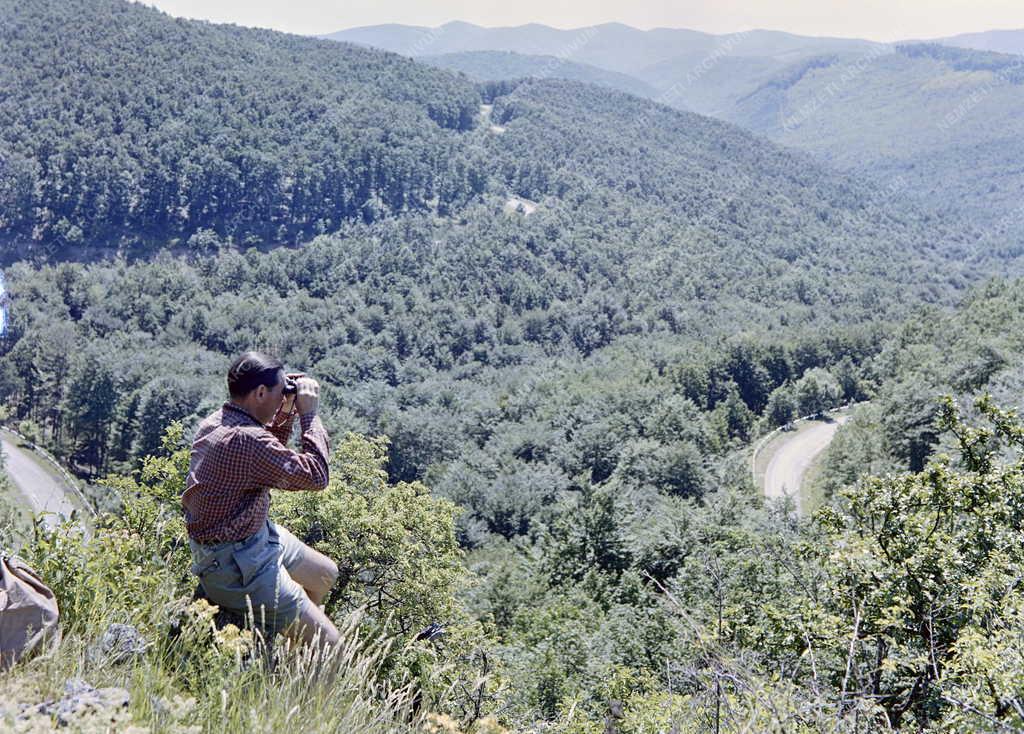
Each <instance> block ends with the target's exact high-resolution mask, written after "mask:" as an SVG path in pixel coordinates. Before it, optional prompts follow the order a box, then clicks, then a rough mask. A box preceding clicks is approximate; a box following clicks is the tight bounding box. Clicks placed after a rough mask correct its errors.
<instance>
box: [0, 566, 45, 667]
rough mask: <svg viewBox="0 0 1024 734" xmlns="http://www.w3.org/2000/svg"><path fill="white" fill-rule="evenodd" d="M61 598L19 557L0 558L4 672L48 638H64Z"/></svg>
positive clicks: (1, 664)
mask: <svg viewBox="0 0 1024 734" xmlns="http://www.w3.org/2000/svg"><path fill="white" fill-rule="evenodd" d="M58 617H59V612H58V610H57V599H56V598H55V597H54V595H53V592H52V591H50V588H49V587H48V586H47V585H46V584H44V583H43V582H42V579H40V578H39V575H38V574H37V573H36V572H35V571H33V570H32V568H30V567H29V566H28V564H26V563H25V562H24V561H22V560H21V559H20V558H18V557H16V556H6V555H5V556H2V557H0V671H4V670H7V669H8V668H10V667H11V666H12V665H14V663H16V662H17V661H18V660H19V659H20V658H21V657H22V656H24V655H28V654H30V653H32V652H33V651H34V650H35V649H36V648H38V647H40V646H41V645H42V644H43V643H45V642H47V641H52V642H53V644H56V643H58V642H59V641H60V628H59V627H58V626H57V620H58Z"/></svg>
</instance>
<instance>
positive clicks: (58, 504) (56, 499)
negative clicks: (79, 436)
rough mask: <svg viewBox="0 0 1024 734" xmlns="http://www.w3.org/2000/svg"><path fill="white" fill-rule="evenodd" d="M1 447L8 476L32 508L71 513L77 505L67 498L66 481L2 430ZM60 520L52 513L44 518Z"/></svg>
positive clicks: (48, 521) (68, 515)
mask: <svg viewBox="0 0 1024 734" xmlns="http://www.w3.org/2000/svg"><path fill="white" fill-rule="evenodd" d="M0 447H2V448H3V452H4V468H5V469H6V470H7V474H8V476H10V478H11V479H12V480H13V482H14V485H15V489H17V490H18V492H19V493H20V494H21V495H22V496H23V497H24V498H25V501H26V502H27V503H28V506H29V507H31V508H32V511H33V512H35V513H40V512H45V513H56V514H57V515H59V516H62V517H65V518H67V517H71V512H72V510H74V505H72V504H71V502H70V501H69V500H68V498H67V494H66V493H67V491H68V490H67V489H66V488H65V487H64V485H63V484H61V483H60V482H59V481H58V480H56V479H55V478H54V477H53V476H52V475H51V474H50V473H49V472H47V471H46V470H45V469H43V468H42V467H41V466H39V464H37V463H36V461H35V460H33V458H32V457H31V456H30V455H29V452H28V451H26V450H25V449H21V448H18V445H17V444H16V443H15V442H14V440H13V439H12V438H11V437H10V434H6V433H4V434H0ZM57 520H58V518H57V517H56V516H54V515H52V514H51V515H48V516H47V517H45V518H44V521H45V522H46V524H47V525H53V524H55V523H56V521H57Z"/></svg>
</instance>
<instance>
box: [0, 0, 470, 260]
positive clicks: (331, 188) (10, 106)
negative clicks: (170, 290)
mask: <svg viewBox="0 0 1024 734" xmlns="http://www.w3.org/2000/svg"><path fill="white" fill-rule="evenodd" d="M0 17H2V18H3V20H4V22H3V24H2V25H0V70H2V74H3V78H4V79H5V83H4V94H3V95H2V96H0V234H2V235H3V236H5V238H6V239H8V240H10V239H12V238H18V239H25V240H28V241H30V242H38V243H42V244H43V245H49V246H50V248H51V249H61V248H63V247H66V246H75V245H78V246H81V245H88V246H95V245H97V244H104V243H107V242H112V243H113V244H117V243H119V242H121V241H124V242H125V243H126V244H133V243H136V242H138V243H141V244H142V245H148V244H149V243H150V242H151V241H152V240H153V239H157V240H158V241H161V242H166V241H167V240H169V239H170V238H172V237H180V238H183V240H186V239H187V238H188V237H189V236H191V235H193V234H194V233H196V232H197V231H199V230H201V229H210V230H214V231H216V232H217V233H219V234H220V235H222V236H225V237H226V236H231V237H234V238H235V239H237V240H238V241H243V240H245V239H246V238H247V237H252V238H255V239H254V241H257V242H295V241H296V240H297V239H300V238H308V237H311V236H313V235H315V234H317V233H319V232H324V231H328V230H333V229H335V228H337V226H338V225H339V223H341V222H342V221H346V220H351V219H363V220H366V221H372V220H374V219H376V218H378V217H380V216H383V215H385V214H387V213H394V212H403V211H410V210H431V211H439V212H444V211H446V210H447V208H449V207H451V206H452V205H453V204H457V203H460V202H461V201H464V200H465V199H466V198H467V197H470V196H472V195H473V194H474V193H477V192H478V191H479V187H480V185H481V179H480V176H479V173H478V169H479V168H480V165H482V164H481V163H480V161H473V160H472V159H471V158H467V157H466V156H465V155H462V153H463V152H464V151H463V150H462V146H461V144H460V137H461V136H460V132H461V131H464V130H466V129H467V128H469V127H470V126H471V124H472V122H473V119H474V116H475V115H476V112H477V95H476V92H475V90H474V89H473V87H472V85H470V84H469V83H468V82H465V81H460V80H458V79H457V78H456V77H454V76H449V75H445V74H439V73H434V72H431V71H430V70H428V69H425V68H424V67H422V66H419V65H417V64H414V63H412V62H410V61H408V60H406V59H402V58H400V57H398V56H394V55H386V54H380V53H372V52H367V51H364V50H361V49H358V48H355V47H351V46H345V47H342V46H338V45H337V44H331V43H327V42H318V41H314V40H310V39H302V38H297V37H293V36H287V35H284V34H281V33H273V32H261V31H253V30H248V29H242V28H236V27H229V26H212V25H208V24H203V23H194V22H186V21H176V20H172V19H170V18H168V17H167V16H166V15H164V14H162V13H160V12H159V11H157V10H155V9H149V8H146V7H143V6H140V5H133V4H128V3H124V2H120V1H119V0H109V1H107V2H97V0H76V1H75V2H56V1H53V2H49V1H43V2H31V3H19V2H15V1H14V0H4V2H3V3H2V4H0ZM97 18H102V19H103V22H96V19H97Z"/></svg>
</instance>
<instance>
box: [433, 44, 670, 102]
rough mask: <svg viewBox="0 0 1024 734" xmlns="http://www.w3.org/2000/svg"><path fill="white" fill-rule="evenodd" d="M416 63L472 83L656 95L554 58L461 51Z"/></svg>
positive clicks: (627, 79)
mask: <svg viewBox="0 0 1024 734" xmlns="http://www.w3.org/2000/svg"><path fill="white" fill-rule="evenodd" d="M419 60H420V61H422V62H423V63H425V64H428V65H430V66H434V67H437V68H439V69H447V70H449V71H458V72H462V73H463V74H466V75H467V76H468V77H470V78H471V79H474V80H475V81H497V80H500V79H520V78H524V77H532V78H538V79H547V78H555V79H571V80H573V81H579V82H586V83H588V84H597V85H598V86H602V87H609V88H611V89H617V90H619V91H622V92H627V93H629V94H635V95H636V96H638V97H656V96H657V94H658V92H657V90H656V89H655V88H654V87H652V86H651V85H649V84H647V83H645V82H642V81H640V80H639V79H637V78H635V77H632V76H629V75H628V74H620V73H618V72H614V71H607V70H606V69H600V68H598V67H596V66H590V65H589V64H578V63H576V62H573V61H568V60H566V59H561V58H558V57H557V56H527V55H526V54H519V53H515V52H513V51H463V52H461V53H452V54H442V55H440V56H422V57H420V58H419Z"/></svg>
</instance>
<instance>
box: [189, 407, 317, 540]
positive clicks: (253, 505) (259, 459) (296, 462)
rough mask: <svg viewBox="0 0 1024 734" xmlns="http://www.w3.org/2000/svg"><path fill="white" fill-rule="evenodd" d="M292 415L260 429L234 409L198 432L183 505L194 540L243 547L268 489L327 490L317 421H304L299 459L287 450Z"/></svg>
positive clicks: (262, 517)
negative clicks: (238, 541)
mask: <svg viewBox="0 0 1024 734" xmlns="http://www.w3.org/2000/svg"><path fill="white" fill-rule="evenodd" d="M293 422H294V414H282V413H278V414H277V415H276V416H275V417H274V420H273V422H272V423H271V425H270V426H264V425H263V424H261V423H260V422H259V421H258V420H256V418H254V417H253V416H251V415H250V414H249V413H248V412H246V411H245V410H243V409H242V408H240V407H239V406H237V405H235V404H233V403H230V402H228V403H224V406H223V407H222V408H221V409H220V410H218V411H216V412H215V413H211V414H210V415H209V416H208V417H207V418H206V419H205V420H204V421H203V422H202V423H200V424H199V429H198V430H197V431H196V437H195V440H194V441H193V442H192V459H191V463H190V466H189V472H188V479H187V480H186V482H185V492H184V494H182V496H181V504H182V506H183V507H184V508H185V523H186V524H187V526H188V534H189V535H190V536H191V537H192V539H193V540H195V541H197V542H199V543H203V544H206V545H209V544H213V543H225V542H228V541H235V540H242V539H243V538H247V537H248V536H250V535H252V534H253V533H255V532H256V531H257V530H259V529H260V528H261V527H262V526H263V524H264V523H265V522H266V520H267V511H268V510H269V509H270V489H271V488H274V489H294V490H302V489H306V490H321V489H324V488H325V487H326V486H327V479H328V472H327V458H328V456H330V444H329V442H328V438H327V431H326V430H324V425H323V423H321V422H320V418H319V417H318V416H317V415H315V414H311V415H303V416H301V417H300V418H299V423H300V425H301V426H302V453H299V452H297V451H293V450H292V449H290V448H288V447H287V446H285V444H286V443H287V442H288V438H289V437H290V436H291V432H292V423H293Z"/></svg>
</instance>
